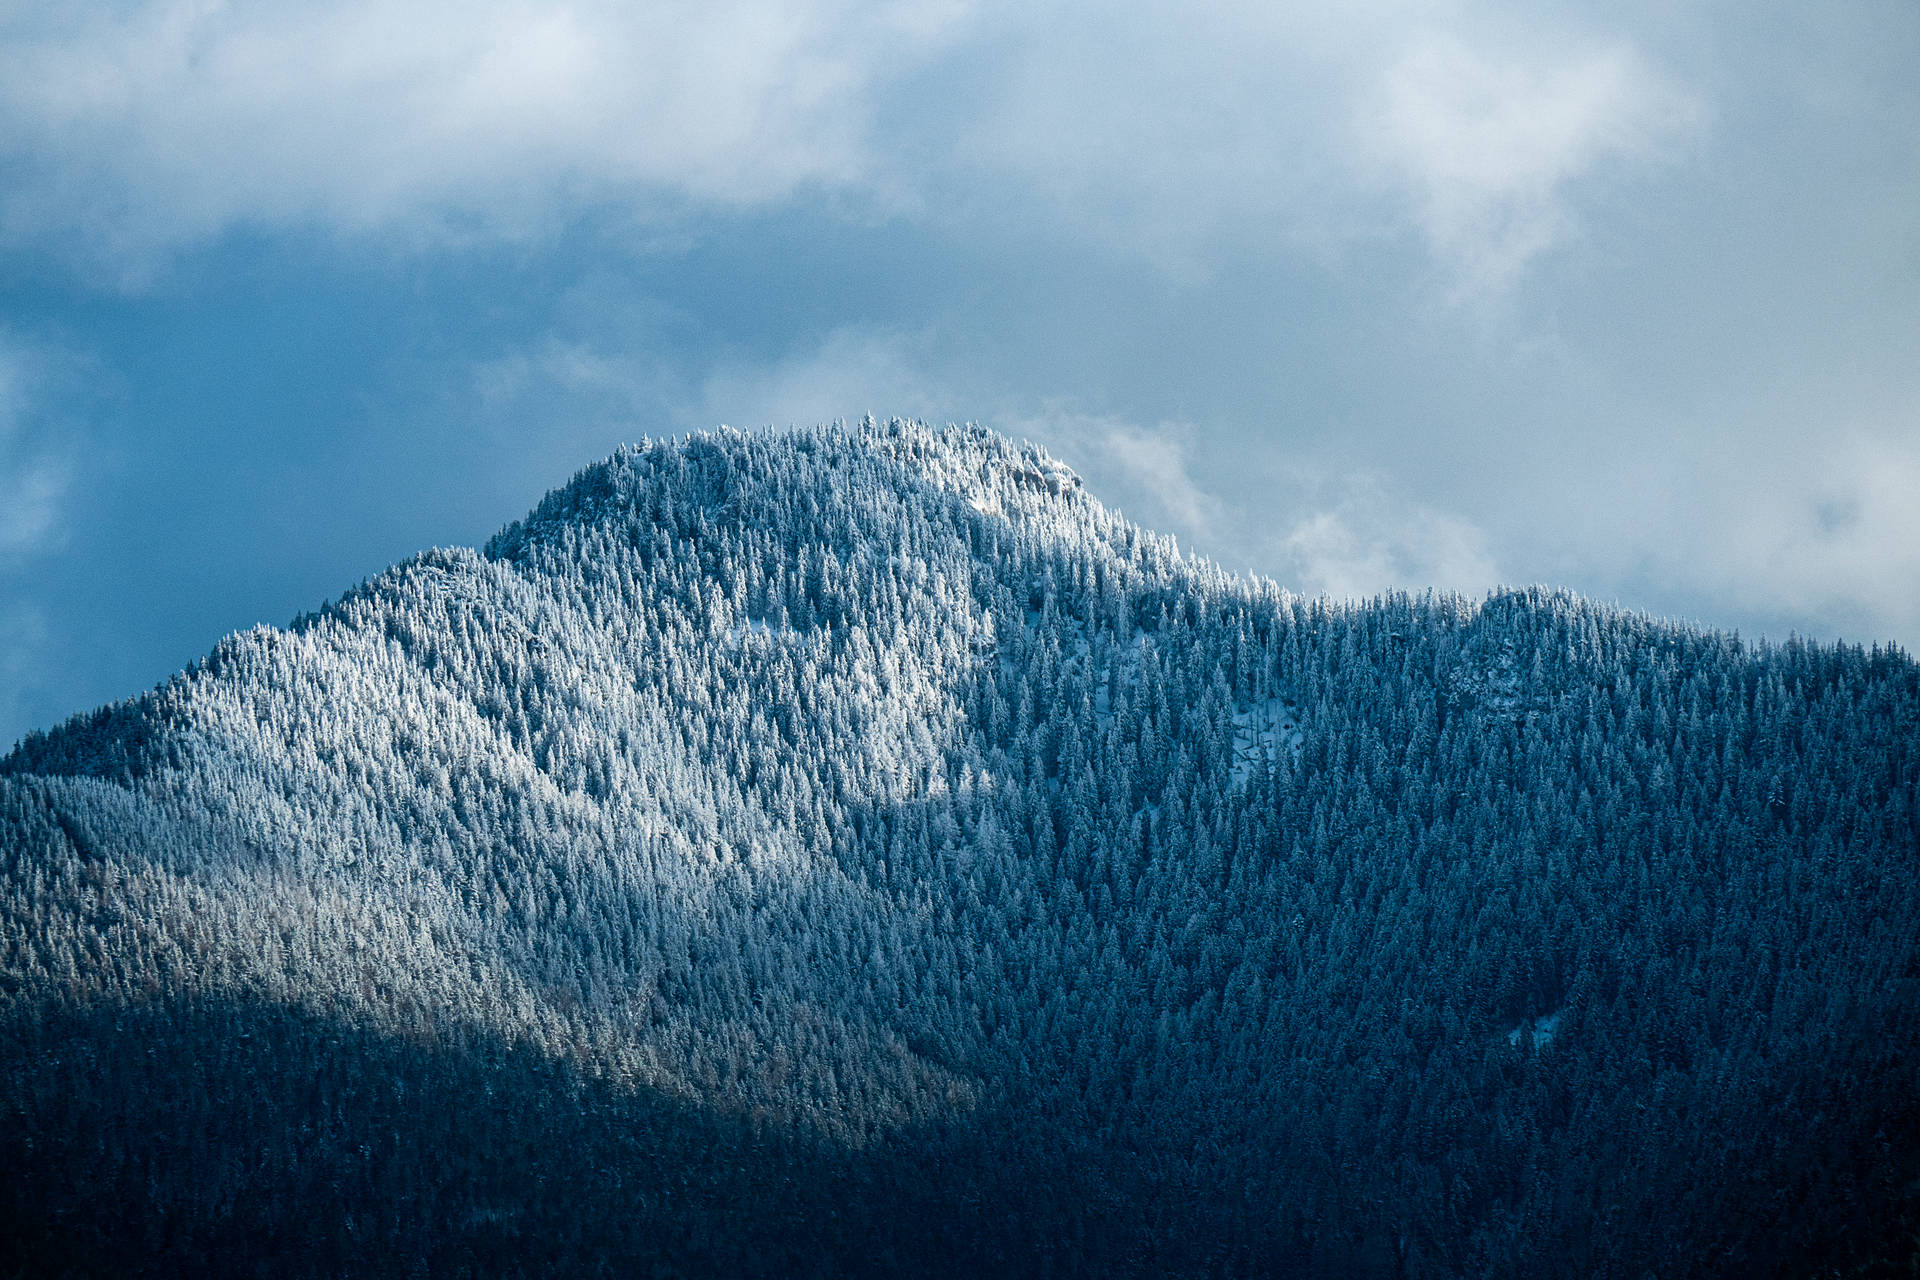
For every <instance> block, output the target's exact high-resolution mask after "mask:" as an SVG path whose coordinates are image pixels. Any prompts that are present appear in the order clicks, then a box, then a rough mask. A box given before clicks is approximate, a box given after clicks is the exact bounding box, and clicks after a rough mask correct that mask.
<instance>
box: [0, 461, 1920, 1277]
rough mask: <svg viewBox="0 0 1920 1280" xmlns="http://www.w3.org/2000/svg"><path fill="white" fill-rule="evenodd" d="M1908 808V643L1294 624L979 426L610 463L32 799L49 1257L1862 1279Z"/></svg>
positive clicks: (5, 1010)
mask: <svg viewBox="0 0 1920 1280" xmlns="http://www.w3.org/2000/svg"><path fill="white" fill-rule="evenodd" d="M1917 785H1920V675H1917V674H1916V670H1915V668H1914V666H1913V664H1912V663H1911V662H1910V661H1908V660H1907V659H1906V658H1905V657H1903V656H1900V655H1898V654H1895V653H1883V652H1880V651H1874V652H1873V653H1863V652H1861V651H1859V650H1855V649H1846V648H1821V647H1816V646H1808V645H1803V644H1798V643H1794V644H1789V645H1786V646H1781V647H1777V648H1774V647H1760V648H1754V647H1750V646H1745V645H1742V644H1740V643H1739V642H1737V641H1735V640H1731V639H1728V638H1726V637H1722V636H1717V635H1712V634H1705V633H1700V632H1697V631H1692V630H1688V629H1684V628H1675V627H1669V626H1665V625H1662V624H1656V623H1653V622H1650V621H1648V620H1646V619H1644V618H1639V617H1633V616H1626V615H1621V614H1618V613H1616V612H1613V611H1610V610H1606V609H1602V608H1598V607H1595V606H1592V605H1589V604H1586V603H1584V602H1581V601H1579V600H1577V599H1574V598H1572V597H1569V596H1565V595H1558V594H1550V593H1543V592H1526V593H1514V594H1503V595H1497V596H1495V597H1493V598H1491V599H1489V600H1487V601H1485V602H1482V603H1476V602H1471V601H1467V600H1463V599H1459V598H1455V597H1434V596H1427V597H1420V598H1410V597H1404V596H1396V597H1389V598H1385V599H1381V600H1376V601H1373V602H1370V603H1367V604H1357V605H1335V604H1330V603H1327V602H1322V601H1304V600H1300V599H1297V598H1294V597H1291V596H1288V595H1286V594H1284V593H1281V592H1279V591H1277V590H1275V589H1273V588H1271V587H1269V586H1264V585H1259V584H1248V583H1246V582H1243V581H1240V580H1237V579H1232V578H1229V577H1227V576H1225V575H1223V574H1221V573H1219V572H1218V571H1216V570H1215V569H1213V568H1212V567H1211V566H1209V565H1207V564H1205V563H1204V562H1199V561H1195V560H1191V559H1187V558H1183V557H1181V556H1180V555H1178V554H1177V552H1176V551H1175V550H1174V548H1173V546H1172V544H1171V543H1170V542H1168V541H1166V540H1164V539H1159V538H1156V537H1154V536H1152V535H1150V534H1146V533H1143V532H1141V531H1139V530H1137V529H1135V528H1133V527H1132V526H1129V525H1127V524H1126V523H1125V522H1124V521H1122V520H1120V519H1119V518H1118V517H1116V516H1114V515H1113V514H1112V513H1110V512H1108V511H1106V510H1104V509H1103V508H1101V507H1100V506H1099V504H1098V503H1096V502H1095V501H1094V500H1093V499H1092V498H1090V497H1088V496H1087V495H1086V494H1085V493H1084V491H1083V490H1082V489H1081V487H1080V485H1079V483H1078V480H1077V478H1075V477H1073V476H1072V474H1071V473H1070V472H1068V471H1066V470H1065V469H1064V468H1062V467H1060V466H1059V465H1058V464H1057V463H1054V462H1052V461H1051V460H1050V459H1047V458H1046V457H1045V456H1044V455H1042V454H1040V453H1038V452H1037V451H1035V450H1033V449H1031V448H1027V447H1016V446H1014V445H1012V444H1010V443H1008V442H1006V441H1004V440H1002V439H1000V438H998V437H995V436H992V435H991V434H989V433H985V432H981V431H978V430H974V429H960V428H948V429H945V430H935V429H931V428H927V427H923V426H919V425H917V424H908V423H890V424H885V425H879V424H866V425H863V426H860V427H855V428H826V429H821V430H818V431H807V432H795V433H789V434H786V435H778V436H771V437H768V436H742V435H736V434H720V435H711V436H696V437H693V438H691V439H689V440H687V441H686V442H684V443H666V444H656V445H647V446H642V447H639V448H636V449H631V450H628V451H625V452H623V453H622V454H620V455H617V456H616V457H615V458H613V459H611V460H609V461H608V462H606V463H603V464H600V465H598V466H596V467H592V468H589V469H588V470H586V471H584V472H582V473H581V474H580V475H579V476H577V477H576V478H575V479H574V480H573V482H572V483H570V484H569V485H567V486H566V487H564V488H563V489H560V490H558V491H556V492H555V493H554V494H552V495H550V496H549V497H548V498H547V499H546V500H545V501H544V502H542V503H541V505H540V506H539V507H538V508H537V509H536V510H535V511H534V512H533V514H532V515H531V516H529V517H528V519H526V520H525V521H522V522H520V523H519V524H516V525H514V526H512V527H510V528H509V529H507V530H505V531H503V532H502V533H501V534H500V535H499V536H497V537H496V538H495V539H493V541H492V542H490V543H489V544H488V546H487V547H486V548H485V549H484V551H483V552H481V553H478V554H476V553H474V552H470V551H464V550H451V551H434V552H429V553H426V554H423V555H421V556H419V557H416V558H415V559H413V560H411V561H409V562H407V563H405V564H402V565H399V566H396V567H395V568H394V569H392V570H390V571H388V572H387V573H385V574H383V575H381V576H380V577H378V578H376V579H374V580H372V581H370V582H368V583H366V584H363V586H362V587H360V588H358V589H357V590H355V591H353V592H350V593H348V595H347V596H345V597H344V598H343V599H342V600H340V601H339V602H337V603H334V604H331V605H328V606H325V607H323V608H322V609H321V610H319V611H318V612H316V613H314V614H312V615H309V616H307V617H304V618H302V619H299V620H297V621H296V622H295V623H294V624H293V625H292V626H291V627H289V628H288V629H287V630H285V631H276V630H270V629H257V630H255V631H253V632H250V633H247V634H244V635H240V636H236V637H233V638H231V639H229V640H228V641H225V642H223V643H222V645H221V646H219V647H218V648H217V649H216V650H215V651H214V652H213V653H212V654H211V655H209V657H208V658H207V659H206V660H204V661H203V662H201V663H199V664H196V666H195V667H194V668H192V669H190V670H189V671H187V672H185V673H183V674H182V675H181V676H179V677H176V678H175V679H174V680H172V681H170V682H168V683H167V684H165V685H163V686H162V687H161V688H159V689H157V690H155V691H154V692H153V693H151V694H148V695H145V696H143V697H141V698H137V699H133V700H131V701H129V702H125V703H121V704H117V705H115V706H113V707H110V708H106V709H104V710H102V711H100V712H97V713H94V714H93V715H92V716H89V717H82V718H79V719H77V720H75V721H73V722H70V723H69V724H68V725H66V726H63V727H62V728H60V729H59V730H56V731H54V732H53V733H51V734H46V735H34V736H31V737H30V738H29V739H28V740H26V741H25V742H23V743H22V744H21V745H20V746H19V747H18V748H17V749H16V750H15V751H14V752H13V753H12V754H11V755H10V756H8V757H7V758H6V759H5V761H4V762H0V841H3V843H0V849H4V852H5V859H6V861H5V863H4V869H3V870H0V894H3V895H4V896H3V897H0V918H3V919H4V934H3V935H0V936H4V938H5V947H6V950H5V952H4V955H3V956H0V984H4V985H0V1018H3V1019H4V1027H5V1031H4V1036H5V1039H4V1042H3V1043H4V1064H5V1065H4V1069H3V1070H0V1080H3V1081H4V1088H5V1094H4V1095H0V1096H4V1099H5V1106H6V1108H7V1114H8V1118H9V1122H10V1123H9V1124H8V1126H7V1134H8V1136H7V1137H6V1138H5V1139H4V1141H5V1142H6V1143H8V1146H7V1148H6V1157H5V1158H6V1159H7V1160H8V1162H9V1164H10V1165H11V1167H12V1168H13V1169H14V1170H15V1171H16V1172H15V1173H14V1174H13V1175H12V1176H10V1177H8V1179H7V1180H6V1181H7V1188H8V1190H7V1194H8V1195H9V1196H11V1197H12V1200H13V1204H12V1208H13V1209H14V1210H15V1212H14V1213H13V1214H11V1215H10V1216H11V1217H12V1218H13V1220H15V1221H23V1222H35V1223H40V1224H43V1225H42V1226H41V1227H40V1228H38V1229H37V1231H36V1232H28V1233H27V1234H26V1235H24V1236H23V1237H21V1238H20V1240H19V1241H18V1242H17V1246H16V1247H17V1248H18V1249H19V1250H20V1251H21V1257H22V1258H23V1259H24V1260H26V1262H27V1263H30V1264H31V1265H34V1266H38V1267H42V1268H46V1267H50V1266H53V1265H55V1264H62V1263H69V1262H70V1263H73V1265H76V1266H80V1267H82V1268H85V1267H97V1268H120V1267H125V1266H128V1265H130V1264H141V1265H147V1266H153V1267H156V1268H158V1269H166V1268H168V1267H170V1266H174V1265H176V1264H179V1265H182V1266H184V1265H185V1260H188V1259H196V1258H198V1259H204V1258H206V1257H209V1256H217V1257H219V1258H222V1259H225V1260H226V1261H227V1264H228V1265H229V1266H230V1267H231V1269H233V1270H235V1271H236V1272H237V1271H248V1270H253V1269H257V1268H258V1267H259V1266H261V1265H265V1264H266V1263H267V1262H268V1261H269V1260H270V1261H271V1263H272V1265H274V1266H275V1267H277V1268H279V1269H283V1270H284V1269H294V1270H312V1271H315V1272H333V1271H337V1270H339V1269H341V1268H342V1267H347V1268H353V1267H356V1266H359V1267H365V1266H373V1267H375V1268H376V1269H381V1270H388V1269H393V1270H398V1269H400V1268H399V1267H398V1266H397V1264H395V1263H394V1262H393V1259H396V1258H400V1257H414V1256H418V1257H422V1258H426V1259H429V1260H430V1261H431V1266H432V1269H433V1270H435V1271H443V1270H454V1269H460V1268H475V1269H479V1270H482V1271H488V1272H493V1271H509V1270H526V1271H541V1272H559V1271H569V1272H570V1271H576V1270H580V1269H582V1268H584V1267H589V1266H594V1265H601V1264H604V1265H610V1266H613V1267H615V1268H616V1269H619V1270H631V1269H632V1268H633V1267H635V1266H637V1265H641V1264H646V1265H658V1266H661V1267H670V1268H677V1269H679V1270H681V1271H685V1272H690V1273H702V1272H710V1273H714V1274H737V1273H743V1272H758V1273H766V1274H798V1273H803V1272H805V1271H808V1270H817V1271H818V1272H819V1273H821V1274H846V1273H848V1272H850V1271H868V1272H871V1273H875V1274H891V1273H895V1272H898V1271H901V1270H927V1269H934V1270H939V1269H950V1270H952V1271H954V1272H955V1273H958V1274H979V1273H981V1272H982V1271H1007V1272H1015V1273H1025V1272H1030V1271H1032V1272H1038V1271H1045V1270H1052V1271H1068V1272H1085V1273H1089V1274H1111V1273H1115V1272H1125V1271H1135V1272H1140V1273H1153V1274H1160V1273H1168V1272H1189V1273H1194V1274H1201V1273H1209V1274H1211V1273H1217V1272H1219V1271H1222V1270H1225V1271H1229V1272H1235V1273H1283V1274H1306V1275H1335V1274H1340V1275H1346V1274H1360V1275H1373V1274H1378V1275H1395V1274H1406V1275H1451V1274H1474V1275H1553V1274H1568V1273H1576V1272H1577V1273H1587V1274H1596V1275H1602V1274H1631V1275H1635V1276H1638V1275H1640V1274H1643V1273H1644V1272H1645V1271H1647V1270H1649V1269H1651V1270H1653V1271H1655V1272H1656V1273H1661V1274H1665V1273H1669V1272H1686V1273H1690V1274H1713V1273H1720V1274H1729V1275H1752V1274H1768V1273H1774V1272H1781V1273H1794V1272H1806V1271H1810V1270H1811V1269H1814V1268H1816V1267H1821V1266H1833V1265H1840V1264H1843V1263H1847V1262H1849V1261H1850V1260H1855V1259H1859V1258H1862V1257H1883V1258H1884V1257H1890V1256H1892V1254H1891V1252H1890V1251H1892V1250H1895V1249H1897V1248H1900V1247H1903V1246H1902V1244H1901V1241H1900V1240H1899V1239H1898V1236H1897V1231H1898V1228H1895V1227H1892V1226H1889V1224H1890V1223H1897V1222H1899V1221H1901V1220H1902V1218H1901V1216H1900V1215H1902V1214H1907V1215H1909V1217H1908V1218H1907V1219H1906V1220H1911V1217H1910V1215H1911V1205H1912V1198H1913V1190H1912V1188H1913V1181H1914V1178H1915V1176H1916V1174H1920V1162H1917V1161H1916V1159H1915V1156H1916V1151H1917V1150H1920V1143H1917V1142H1916V1137H1917V1136H1920V1135H1917V1133H1916V1119H1917V1115H1916V1106H1915V1102H1914V1099H1915V1097H1916V1096H1920V1095H1916V1092H1915V1085H1916V1083H1917V1081H1916V1076H1915V1069H1914V1064H1915V1061H1916V1059H1915V1054H1914V1049H1915V1047H1916V1037H1917V1035H1920V1019H1917V1017H1916V1009H1920V1001H1917V1000H1916V998H1915V997H1916V996H1917V995H1920V986H1917V980H1920V949H1917V948H1916V938H1915V930H1916V925H1917V924H1920V910H1916V908H1917V907H1920V902H1917V901H1916V897H1917V896H1920V889H1917V888H1916V877H1915V875H1914V870H1915V868H1914V865H1913V864H1914V857H1915V853H1916V849H1920V839H1916V832H1917V828H1916V810H1917V808H1920V794H1917V792H1916V786H1917ZM103 1203H108V1204H112V1205H114V1206H115V1210H114V1212H113V1213H112V1214H110V1215H109V1214H103V1213H102V1211H101V1209H100V1207H99V1206H100V1205H101V1204H103ZM4 1207H6V1206H0V1208H4ZM1890 1233H1891V1234H1890ZM75 1260H78V1261H77V1262H76V1261H75ZM195 1265H200V1264H199V1263H196V1264H195Z"/></svg>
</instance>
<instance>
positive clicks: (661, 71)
mask: <svg viewBox="0 0 1920 1280" xmlns="http://www.w3.org/2000/svg"><path fill="white" fill-rule="evenodd" d="M963 13H964V11H963V9H962V8H961V7H960V6H958V5H957V4H954V3H950V2H947V0H927V2H923V3H918V4H906V5H899V6H887V7H884V8H882V7H877V6H870V5H860V4H853V3H846V2H843V0H664V2H662V3H654V4H647V5H624V4H615V3H611V2H610V0H599V2H595V0H585V2H583V3H578V4H574V5H569V6H555V5H549V4H537V3H530V2H528V0H480V2H479V3H461V4H455V3H452V2H451V0H414V2H413V3H405V4H397V3H390V2H385V0H382V2H377V3H376V2H373V0H336V2H335V3H323V4H313V5H298V6H283V5H272V4H266V3H262V2H258V0H235V2H233V3H219V2H218V0H141V2H136V3H132V4H129V5H119V6H111V7H108V8H105V9H102V8H99V7H86V6H82V7H78V8H76V7H73V6H65V5H60V6H55V5H51V4H39V5H27V6H24V7H16V8H14V9H13V11H12V12H11V13H10V14H9V15H7V16H6V17H4V18H0V138H4V141H0V162H4V164H5V167H6V171H7V173H8V175H9V178H10V183H9V185H10V187H11V191H10V199H9V201H8V204H7V211H6V214H5V215H4V222H0V232H4V234H5V235H6V236H8V237H9V238H11V239H12V240H14V241H15V242H16V243H19V242H23V241H28V242H30V241H33V240H36V239H44V238H50V237H57V236H58V235H59V234H61V229H62V228H63V227H64V226H65V225H67V224H68V223H69V222H70V221H72V220H75V219H77V220H78V225H79V226H80V228H81V229H82V233H83V234H84V235H85V236H86V237H87V239H88V241H89V244H90V247H91V248H92V249H93V250H94V251H95V252H97V253H99V254H101V255H103V256H107V257H110V258H115V259H118V260H124V261H131V262H135V263H137V262H139V261H141V260H143V259H146V258H151V257H152V256H154V255H156V254H160V253H164V252H165V251H167V250H170V249H172V248H175V247H178V246H181V245H189V244H193V243H196V242H201V241H204V240H208V239H211V238H214V237H217V236H218V235H220V234H222V233H223V232H225V231H226V230H229V229H231V228H233V227H237V226H250V225H251V226H267V227H274V226H287V225H294V226H300V225H311V226H319V227H322V228H326V229H333V230H345V231H349V232H355V231H366V230H376V229H387V230H392V229H396V228H398V229H401V230H404V231H405V232H407V233H408V234H411V235H414V236H424V237H426V238H428V239H432V240H446V239H458V238H460V237H462V236H465V235H476V234H477V235H483V236H501V235H506V236H515V235H525V234H530V233H533V232H536V231H540V230H542V229H548V228H550V225H551V223H552V222H553V221H554V220H555V219H556V218H559V217H564V216H567V215H568V214H571V213H573V212H575V211H577V210H578V209H579V208H581V207H586V206H591V205H594V204H596V203H606V202H614V203H619V204H625V205H627V206H630V207H632V208H634V209H636V210H637V211H639V212H641V213H642V214H643V215H645V216H646V217H648V218H653V219H657V218H659V217H664V216H669V215H670V214H671V213H672V212H673V211H674V209H675V208H676V207H678V206H680V205H683V204H686V203H689V202H691V203H693V204H696V205H699V204H709V205H719V206H739V205H751V204H755V203H760V202H767V201H776V200H781V199H785V198H787V197H789V196H791V195H793V194H794V193H796V192H798V191H800V190H802V189H805V188H824V189H833V188H839V187H847V186H860V185H868V186H871V185H873V184H872V182H871V181H870V179H871V177H872V174H871V170H872V157H871V155H870V148H869V139H868V134H869V131H870V126H871V124H872V114H873V111H874V99H875V94H876V91H877V88H878V87H879V86H880V85H881V84H883V83H885V82H887V81H889V80H891V79H892V78H894V77H895V76H897V75H899V74H901V73H902V72H903V71H904V70H906V69H908V68H911V67H912V66H914V65H915V64H916V62H917V61H918V59H919V57H920V56H921V55H923V54H924V53H925V52H926V51H928V50H932V49H937V48H938V47H939V46H940V45H941V44H942V43H943V42H944V41H945V40H947V39H948V38H949V37H950V33H951V30H952V28H953V27H954V26H955V24H956V22H957V20H958V19H959V18H960V17H961V16H963Z"/></svg>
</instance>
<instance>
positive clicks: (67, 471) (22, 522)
mask: <svg viewBox="0 0 1920 1280" xmlns="http://www.w3.org/2000/svg"><path fill="white" fill-rule="evenodd" d="M53 363H57V361H55V360H54V358H53V356H52V355H51V354H50V353H47V352H43V351H40V350H38V349H36V348H33V347H31V346H29V345H27V344H24V343H21V342H18V341H16V340H13V339H11V338H8V337H6V336H5V335H0V569H4V568H9V567H13V566H16V565H18V564H20V563H22V562H24V561H25V560H26V559H27V557H29V556H31V555H33V554H36V553H39V552H43V551H46V550H49V549H50V548H52V547H53V546H54V545H55V544H56V543H57V542H58V540H59V537H60V532H61V529H60V517H61V509H62V504H63V501H64V499H65V497H66V494H67V489H68V485H69V483H70V479H71V475H72V469H73V462H74V459H73V441H72V440H70V439H62V438H61V437H60V435H59V434H58V433H55V432H53V431H52V430H51V429H50V426H49V423H48V421H47V406H46V405H45V404H44V401H45V400H46V399H47V398H48V394H47V385H46V384H47V383H48V381H49V378H50V367H49V366H50V365H51V364H53Z"/></svg>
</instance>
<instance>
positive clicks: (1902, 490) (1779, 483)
mask: <svg viewBox="0 0 1920 1280" xmlns="http://www.w3.org/2000/svg"><path fill="white" fill-rule="evenodd" d="M1908 420H1909V424H1910V425H1909V426H1908V429H1907V430H1906V431H1904V432H1896V431H1885V430H1869V429H1859V428H1855V429H1836V430H1833V431H1830V432H1828V433H1827V434H1826V435H1825V437H1824V442H1823V443H1821V444H1819V445H1817V446H1814V447H1807V446H1805V445H1800V446H1795V445H1791V444H1786V445H1767V446H1762V447H1760V448H1754V449H1749V450H1748V451H1747V453H1746V454H1745V456H1743V457H1742V458H1741V461H1740V465H1739V466H1737V467H1729V466H1724V465H1719V466H1715V467H1713V468H1711V469H1709V470H1706V471H1704V472H1703V473H1702V474H1698V475H1695V476H1691V477H1688V478H1687V480H1686V481H1685V485H1686V489H1687V490H1688V493H1689V498H1690V502H1689V503H1687V504H1679V503H1673V504H1665V505H1664V508H1663V511H1662V515H1663V518H1662V519H1660V520H1659V521H1657V522H1655V523H1653V525H1652V527H1651V528H1649V529H1647V530H1645V531H1643V532H1642V534H1641V538H1642V539H1644V541H1641V542H1640V547H1639V549H1640V552H1641V554H1642V556H1643V557H1644V564H1645V572H1646V575H1647V576H1648V577H1649V578H1651V579H1653V580H1654V581H1656V582H1659V583H1660V584H1661V585H1663V586H1665V587H1666V588H1667V589H1668V590H1669V591H1671V592H1672V593H1673V594H1675V595H1679V596H1683V597H1684V598H1688V599H1693V600H1699V601H1703V602H1710V603H1712V604H1713V605H1714V606H1716V607H1717V608H1720V609H1724V610H1725V611H1726V612H1727V614H1729V615H1731V616H1747V617H1754V618H1760V619H1766V620H1770V621H1772V622H1773V623H1774V625H1776V626H1777V625H1781V624H1785V625H1792V626H1797V627H1799V628H1801V629H1803V630H1807V631H1810V632H1812V633H1814V634H1816V635H1826V636H1831V635H1834V634H1843V635H1845V636H1847V637H1848V638H1850V639H1853V640H1857V641H1860V642H1863V643H1864V642H1867V641H1871V640H1884V639H1893V640H1898V641H1899V642H1901V643H1902V644H1904V645H1906V646H1908V647H1909V648H1920V501H1916V495H1920V411H1915V412H1913V413H1911V414H1910V415H1909V419H1908Z"/></svg>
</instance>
